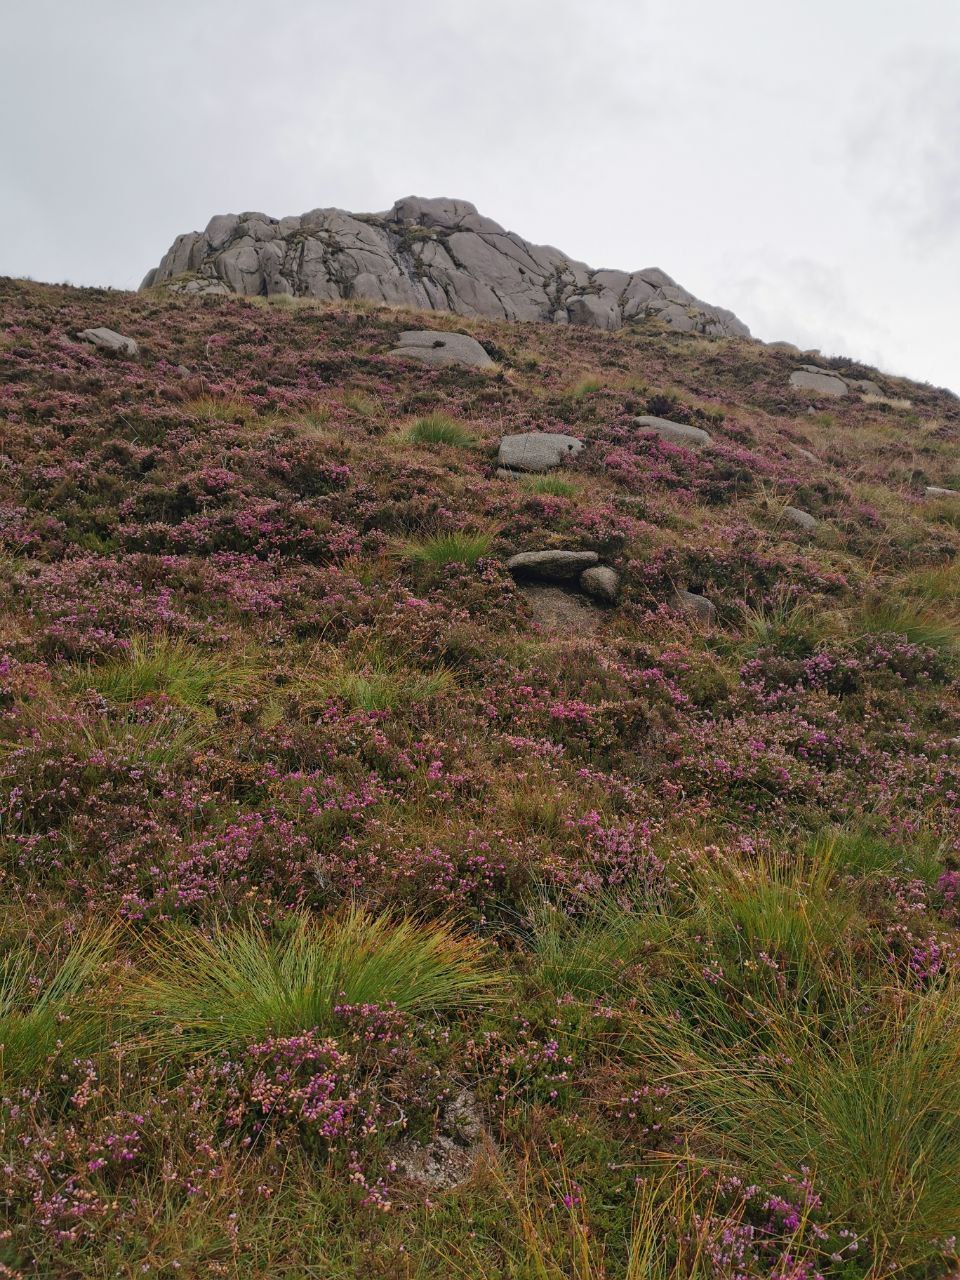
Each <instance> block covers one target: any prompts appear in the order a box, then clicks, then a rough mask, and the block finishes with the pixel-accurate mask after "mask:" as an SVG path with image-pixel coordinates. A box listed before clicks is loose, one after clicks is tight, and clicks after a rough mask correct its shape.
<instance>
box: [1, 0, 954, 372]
mask: <svg viewBox="0 0 960 1280" xmlns="http://www.w3.org/2000/svg"><path fill="white" fill-rule="evenodd" d="M0 15H2V17H0V53H2V64H0V65H2V76H0V120H2V121H3V124H2V129H0V273H3V274H11V275H29V276H32V277H33V278H35V279H37V280H54V281H61V280H69V281H72V282H73V283H76V284H111V285H115V286H117V287H120V288H135V287H136V286H137V284H138V283H139V281H140V279H141V277H142V276H143V274H144V273H145V271H146V270H147V268H148V267H150V266H153V265H155V264H156V263H157V262H158V261H159V259H160V257H161V255H162V254H163V252H164V251H165V250H166V249H167V247H168V246H169V244H170V242H171V241H172V240H173V238H174V236H175V235H177V234H178V233H179V232H182V231H190V230H195V229H201V228H203V227H204V226H205V225H206V223H207V221H208V220H209V218H210V216H211V215H212V214H214V213H221V212H241V211H243V210H247V209H259V210H262V211H263V212H265V213H269V214H273V215H275V216H277V217H281V216H283V215H285V214H293V213H302V212H304V211H305V210H307V209H312V208H316V207H317V206H327V205H335V206H339V207H340V208H345V209H350V210H354V211H374V210H380V209H385V208H389V206H390V205H391V204H392V203H393V202H394V200H396V199H397V198H399V197H401V196H405V195H411V194H415V195H424V196H435V195H445V196H458V197H462V198H464V199H467V200H472V201H473V202H474V204H476V205H477V207H478V208H479V209H480V211H481V212H482V213H485V214H487V215H488V216H490V217H492V218H495V219H496V220H497V221H498V222H501V223H503V224H504V225H505V226H507V227H508V228H510V229H511V230H514V231H518V232H519V233H520V234H521V235H523V236H526V237H527V239H530V240H534V241H537V242H539V243H547V244H553V245H556V246H557V247H558V248H560V249H562V250H564V252H566V253H569V254H571V255H572V256H574V257H577V258H581V259H583V260H584V261H586V262H588V263H590V265H591V266H596V267H600V266H608V267H619V268H623V269H627V270H631V269H636V268H639V267H646V266H659V267H662V268H663V269H664V270H665V271H667V272H668V273H669V274H670V275H672V276H673V277H674V278H675V279H676V280H677V281H679V283H680V284H682V285H684V286H685V287H686V288H688V289H690V290H691V291H692V292H693V293H695V294H697V295H698V296H700V297H702V298H705V299H706V300H707V301H710V302H714V303H717V304H720V305H722V306H727V307H730V308H731V309H732V310H734V311H735V312H737V314H738V315H739V316H740V317H741V318H742V319H743V320H744V321H746V323H747V324H749V325H750V328H751V329H752V331H753V332H754V334H755V335H756V336H758V337H761V338H765V339H767V340H772V339H776V338H784V339H789V340H792V341H794V342H797V343H799V344H800V345H801V346H804V347H808V346H811V347H819V348H821V349H822V350H823V351H824V353H825V354H848V355H851V356H855V357H857V358H859V359H862V360H866V361H867V362H868V363H871V364H878V365H879V366H880V367H881V368H884V369H888V370H890V371H892V372H895V373H904V374H909V375H910V376H912V377H915V378H919V379H923V380H927V381H931V382H934V383H937V384H940V385H946V386H951V387H952V388H953V389H954V390H957V391H960V318H958V303H960V0H909V2H908V0H804V3H802V4H797V3H789V4H788V3H786V2H783V0H682V2H678V3H668V2H667V0H650V2H649V3H648V2H647V0H485V2H484V3H483V4H478V3H476V0H408V2H407V3H404V2H403V0H279V2H278V3H273V4H272V3H269V0H84V3H83V4H79V3H76V2H75V0H2V3H0Z"/></svg>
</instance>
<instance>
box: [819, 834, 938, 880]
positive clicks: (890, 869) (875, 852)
mask: <svg viewBox="0 0 960 1280" xmlns="http://www.w3.org/2000/svg"><path fill="white" fill-rule="evenodd" d="M806 852H807V856H808V857H810V858H811V859H813V860H814V861H815V862H817V863H819V864H820V865H822V866H823V867H824V868H826V869H828V871H829V873H830V874H831V875H832V876H854V877H856V878H858V879H867V878H870V877H876V876H891V875H901V876H905V877H908V878H909V879H912V880H916V879H919V880H924V881H925V882H926V883H927V884H931V885H932V884H935V883H936V881H937V878H938V877H939V875H940V873H941V871H942V870H943V865H942V863H941V861H940V859H939V857H938V856H937V854H936V852H935V851H933V850H930V849H928V848H925V847H924V846H923V845H922V844H919V843H916V842H915V843H913V844H911V845H909V846H908V847H903V846H900V845H895V844H892V843H891V842H890V841H889V840H886V839H884V838H883V837H882V836H879V835H876V834H874V833H873V832H871V831H868V830H863V829H855V828H854V829H845V828H842V827H839V828H828V829H827V830H826V831H823V832H820V833H819V834H818V835H817V836H815V837H814V838H813V839H812V840H811V841H810V842H809V844H808V846H807V850H806Z"/></svg>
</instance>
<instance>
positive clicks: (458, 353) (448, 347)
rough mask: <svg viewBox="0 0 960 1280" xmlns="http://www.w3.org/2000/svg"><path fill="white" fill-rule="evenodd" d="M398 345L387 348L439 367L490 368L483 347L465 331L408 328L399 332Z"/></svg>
mask: <svg viewBox="0 0 960 1280" xmlns="http://www.w3.org/2000/svg"><path fill="white" fill-rule="evenodd" d="M397 342H398V345H397V346H396V347H394V349H393V350H392V351H391V352H390V354H391V355H392V356H403V357H404V358H405V359H407V360H419V361H420V363H421V364H429V365H434V366H435V367H436V368H439V369H442V368H445V367H446V366H448V365H453V364H459V365H464V366H465V367H466V368H468V369H493V368H494V367H495V365H494V361H493V360H491V359H490V357H489V356H488V355H487V353H486V351H484V349H483V347H481V345H480V343H479V342H478V341H477V340H476V338H471V337H470V335H469V334H468V333H442V332H437V331H435V330H433V329H407V330H405V332H403V333H401V334H400V337H399V338H398V340H397Z"/></svg>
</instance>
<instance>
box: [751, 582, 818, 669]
mask: <svg viewBox="0 0 960 1280" xmlns="http://www.w3.org/2000/svg"><path fill="white" fill-rule="evenodd" d="M740 629H741V633H742V635H743V642H744V643H743V647H744V650H745V651H746V652H747V653H751V654H755V653H757V652H759V651H760V650H761V649H773V650H775V651H776V652H777V653H780V654H784V655H785V656H788V657H807V656H809V654H811V653H812V652H813V650H814V648H815V646H816V643H817V640H818V639H819V638H820V636H819V634H818V627H817V623H816V621H815V618H814V615H813V613H812V611H811V609H810V607H809V605H807V604H805V603H803V602H798V601H796V600H794V599H792V598H791V597H789V596H786V595H783V596H781V597H780V598H779V599H775V600H773V601H771V602H770V603H768V604H763V605H758V606H757V607H756V608H751V607H749V606H747V605H744V607H743V611H742V615H741V624H740Z"/></svg>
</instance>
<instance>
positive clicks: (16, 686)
mask: <svg viewBox="0 0 960 1280" xmlns="http://www.w3.org/2000/svg"><path fill="white" fill-rule="evenodd" d="M0 295H2V298H3V319H2V329H0V365H2V373H3V380H2V385H0V423H2V442H0V464H2V465H0V593H2V610H0V899H2V904H3V916H2V925H0V946H2V955H0V1046H2V1047H0V1126H2V1135H0V1142H2V1166H3V1173H4V1179H3V1215H4V1222H3V1224H2V1227H0V1270H2V1273H3V1274H9V1275H12V1276H18V1275H20V1276H28V1275H51V1276H58V1277H60V1276H63V1277H87V1276H102V1277H107V1276H111V1277H112V1276H117V1275H123V1276H127V1275H129V1276H131V1277H132V1276H141V1275H156V1276H171V1275H174V1274H177V1275H181V1276H189V1275H197V1276H201V1275H202V1276H206V1275H223V1276H238V1277H256V1276H262V1275H270V1276H289V1277H291V1278H292V1277H301V1276H323V1277H341V1276H342V1277H367V1276H383V1277H390V1278H392V1277H398V1278H399V1277H433V1276H436V1277H441V1276H443V1277H446V1276H449V1275H462V1276H475V1277H478V1278H479V1277H490V1276H503V1277H518V1278H519V1277H538V1278H543V1277H549V1278H552V1277H557V1278H558V1280H559V1277H567V1276H575V1277H578V1280H600V1278H606V1280H613V1278H614V1277H630V1278H631V1280H637V1278H639V1277H641V1276H644V1277H648V1276H650V1277H676V1278H677V1280H679V1278H680V1277H686V1276H696V1277H703V1278H704V1280H734V1278H737V1280H739V1278H741V1277H743V1278H747V1280H754V1278H756V1280H759V1278H761V1277H764V1278H770V1280H773V1278H776V1280H787V1278H788V1277H789V1278H790V1280H813V1278H814V1277H817V1276H822V1277H824V1278H825V1280H857V1278H859V1277H863V1278H864V1280H866V1278H867V1277H870V1278H871V1280H873V1278H874V1277H886V1276H904V1277H910V1278H912V1280H927V1278H928V1277H930V1278H933V1277H937V1276H944V1277H946V1276H950V1275H952V1274H955V1272H956V1270H957V1267H958V1265H960V1248H958V1245H957V1237H958V1233H960V1191H958V1187H960V989H958V981H960V974H958V960H960V951H958V933H957V930H958V926H960V588H958V575H957V565H958V563H960V561H958V559H957V555H958V551H960V518H958V514H957V513H958V511H960V499H949V498H943V499H937V500H931V499H930V498H927V497H925V495H924V490H925V487H926V486H928V485H933V486H940V487H946V488H950V487H960V455H958V436H960V404H958V402H957V400H956V399H955V398H954V397H952V396H951V395H950V394H949V393H947V392H943V391H938V390H936V389H935V388H932V387H928V386H921V385H917V384H913V383H908V382H906V381H904V380H902V379H893V378H887V377H885V376H883V375H877V374H875V373H873V372H872V371H870V370H866V369H861V368H860V367H858V366H849V365H847V364H843V363H842V362H839V361H834V362H829V361H826V362H824V363H825V365H833V366H835V367H836V368H837V369H838V371H842V372H844V373H845V374H846V375H848V376H850V377H854V378H856V377H867V376H870V377H872V378H880V379H881V380H882V383H883V389H884V392H885V396H886V399H887V401H888V402H887V403H885V402H883V401H879V402H878V401H876V400H875V399H873V400H861V399H860V398H859V397H853V396H852V397H850V398H849V399H846V400H843V401H830V402H829V403H828V405H826V406H825V405H824V403H823V402H821V401H819V400H816V399H815V398H814V399H811V398H810V397H809V396H804V395H802V394H800V393H798V392H797V391H795V390H793V389H791V388H789V386H788V380H789V373H790V370H791V368H792V367H793V360H792V358H791V356H790V355H789V353H786V352H784V351H781V350H778V349H776V348H766V347H763V346H762V345H760V344H756V343H752V342H749V341H747V340H742V339H733V338H729V339H704V338H700V337H696V336H691V335H684V334H679V333H671V332H669V331H667V330H664V329H662V328H660V327H658V326H657V324H656V323H655V322H653V321H650V320H649V319H647V320H643V321H640V322H637V323H636V324H634V325H633V326H631V327H629V328H627V329H626V330H624V331H623V332H621V333H618V334H609V333H601V332H597V331H591V330H589V329H576V328H570V329H561V328H557V327H541V326H539V325H533V324H529V325H508V324H495V323H493V322H483V321H462V320H461V319H459V318H457V319H454V318H452V317H443V316H432V317H430V320H429V323H430V324H432V325H435V326H438V327H446V328H453V329H457V330H464V331H468V332H470V333H472V334H473V335H474V336H476V337H477V338H478V339H479V341H480V342H482V343H483V345H484V346H485V348H486V349H487V351H488V352H489V353H490V355H491V356H492V357H493V358H494V359H495V360H496V362H497V368H496V370H495V371H493V372H477V371H469V370H462V369H457V368H455V367H452V368H445V369H425V368H423V367H417V366H414V365H413V364H410V363H407V362H404V361H402V360H398V359H397V358H394V357H389V356H387V355H386V354H385V353H386V352H387V351H389V350H390V349H391V348H392V347H393V346H394V345H395V340H396V336H397V334H398V333H399V332H400V331H401V330H402V329H404V328H409V327H411V323H412V322H411V317H410V315H409V314H408V313H402V312H398V311H395V310H392V309H389V308H386V307H379V308H378V307H375V306H373V305H370V304H366V305H363V306H360V305H352V304H349V303H338V304H335V305H333V304H321V303H306V302H288V303H286V304H285V305H282V306H281V305H273V304H271V303H268V302H266V301H265V300H258V299H240V298H231V297H208V298H201V299H183V298H179V299H178V298H173V297H170V296H164V295H162V294H156V293H153V292H149V291H148V292H146V293H143V294H138V295H129V294H122V293H113V292H109V291H105V290H78V289H72V288H68V287H52V286H38V285H32V284H28V283H22V282H12V281H4V282H0ZM416 323H417V325H421V326H422V324H423V323H425V322H424V321H423V318H422V317H417V318H416ZM97 324H109V325H111V326H112V327H114V328H116V329H118V330H119V331H121V332H123V333H128V334H131V335H132V336H134V337H135V338H136V340H137V342H138V343H139V346H140V355H139V356H138V357H137V358H136V359H125V358H122V357H117V356H114V355H111V354H109V353H103V352H98V351H94V350H91V349H89V348H87V347H83V346H80V345H77V344H75V343H73V342H72V341H71V340H70V339H71V336H72V335H75V334H76V333H77V332H78V331H79V330H81V329H83V328H85V327H88V326H92V325H97ZM907 402H909V404H908V403H907ZM811 410H812V411H811ZM639 414H653V415H658V416H666V417H668V418H670V419H671V420H673V421H676V422H683V423H687V424H690V425H694V426H700V427H703V428H705V429H707V430H708V431H709V432H710V434H711V435H712V436H713V438H714V442H715V445H714V447H713V448H711V449H709V450H696V449H693V448H687V447H683V446H680V445H677V444H673V443H670V442H668V441H666V440H662V439H658V438H654V437H651V436H650V435H644V434H643V433H642V432H638V430H637V428H636V426H635V424H634V423H633V419H634V418H635V417H636V416H637V415H639ZM527 430H548V431H549V430H553V431H560V432H564V433H567V434H572V435H574V436H576V437H577V438H579V439H582V440H583V441H584V442H585V448H584V449H583V451H582V452H581V453H580V454H579V455H578V456H577V457H576V458H575V459H571V460H570V461H569V462H567V463H565V464H564V466H563V467H562V468H561V469H560V470H559V471H556V472H554V473H552V474H550V475H547V476H537V477H526V478H514V477H509V476H508V477H498V476H497V474H496V467H495V462H494V455H495V453H496V446H497V444H498V442H499V439H500V437H501V436H502V435H504V434H507V433H510V432H521V431H527ZM952 504H956V510H955V509H954V505H952ZM788 507H791V508H800V509H802V510H803V511H806V512H809V513H812V514H813V515H814V516H816V518H817V520H818V522H819V523H818V524H817V526H816V528H815V530H814V531H812V532H805V531H803V530H802V529H800V528H798V527H796V526H795V525H794V524H791V522H790V520H789V518H787V517H786V516H785V514H784V513H785V509H786V508H788ZM541 547H543V548H551V547H573V548H576V549H578V550H587V551H594V552H596V553H597V555H598V556H599V557H600V558H601V560H602V561H603V563H605V564H609V565H613V566H615V567H616V568H617V570H618V571H619V572H620V574H621V578H622V589H621V594H620V598H619V600H618V602H617V604H616V605H615V606H613V607H607V608H594V607H593V606H592V605H591V606H589V609H588V607H587V606H586V605H583V607H582V609H581V611H580V613H578V614H576V615H575V616H576V618H577V619H579V621H578V622H576V623H574V622H569V621H568V622H565V623H562V624H557V623H553V624H552V623H551V622H550V619H549V617H546V616H545V615H544V616H541V615H538V614H537V612H536V610H537V607H538V606H537V598H536V593H535V592H531V591H530V590H528V589H527V588H525V586H524V584H523V583H521V582H518V581H516V580H515V579H514V578H513V576H512V575H511V574H510V573H509V572H508V570H507V568H506V561H507V560H508V559H509V557H510V556H511V555H513V554H514V553H516V552H518V551H523V550H529V549H532V548H541ZM678 588H680V589H685V590H688V591H691V592H695V593H698V594H700V595H703V596H705V597H706V598H708V599H709V600H710V601H711V602H712V603H713V605H714V606H715V609H716V615H715V619H714V620H713V621H712V622H705V621H702V620H700V619H698V618H695V617H692V616H690V615H689V614H685V613H683V612H682V611H680V610H679V609H678V608H677V607H676V606H675V592H676V591H677V589H678ZM584 619H586V621H584Z"/></svg>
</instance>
